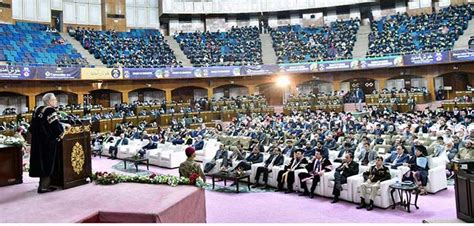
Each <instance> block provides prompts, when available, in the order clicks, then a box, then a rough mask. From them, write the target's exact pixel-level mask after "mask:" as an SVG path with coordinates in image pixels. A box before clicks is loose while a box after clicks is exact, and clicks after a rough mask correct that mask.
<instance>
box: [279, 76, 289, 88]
mask: <svg viewBox="0 0 474 226" xmlns="http://www.w3.org/2000/svg"><path fill="white" fill-rule="evenodd" d="M289 84H290V79H289V78H288V77H287V76H283V75H282V76H279V77H278V78H277V80H276V85H277V86H279V87H285V86H287V85H289Z"/></svg>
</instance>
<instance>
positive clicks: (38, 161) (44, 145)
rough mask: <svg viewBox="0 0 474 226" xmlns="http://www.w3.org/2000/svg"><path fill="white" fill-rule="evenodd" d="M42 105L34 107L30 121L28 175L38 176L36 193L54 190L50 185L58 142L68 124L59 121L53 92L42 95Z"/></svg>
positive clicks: (56, 102)
mask: <svg viewBox="0 0 474 226" xmlns="http://www.w3.org/2000/svg"><path fill="white" fill-rule="evenodd" d="M43 102H44V106H40V107H38V108H36V109H35V111H34V113H33V118H32V121H31V127H30V132H31V156H30V171H29V173H30V177H39V178H40V181H39V187H38V193H45V192H50V191H54V188H52V187H50V183H51V176H52V175H53V172H54V170H57V169H55V168H54V165H55V159H56V155H57V151H58V144H59V142H60V141H61V139H62V138H63V136H64V132H65V131H66V130H67V129H69V127H70V125H68V124H62V123H61V122H60V121H59V113H58V112H57V110H56V109H55V108H56V107H57V105H58V101H57V99H56V97H55V96H54V94H53V93H47V94H45V95H44V96H43Z"/></svg>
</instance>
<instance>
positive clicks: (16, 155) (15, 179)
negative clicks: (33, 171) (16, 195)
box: [0, 144, 23, 187]
mask: <svg viewBox="0 0 474 226" xmlns="http://www.w3.org/2000/svg"><path fill="white" fill-rule="evenodd" d="M22 162H23V152H22V150H21V146H14V145H4V144H0V187H1V186H6V185H13V184H21V183H22V182H23V177H22V176H23V164H22Z"/></svg>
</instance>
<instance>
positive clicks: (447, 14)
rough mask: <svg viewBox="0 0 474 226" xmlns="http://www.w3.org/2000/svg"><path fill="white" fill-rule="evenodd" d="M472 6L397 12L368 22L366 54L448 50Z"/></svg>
mask: <svg viewBox="0 0 474 226" xmlns="http://www.w3.org/2000/svg"><path fill="white" fill-rule="evenodd" d="M472 14H473V10H472V9H471V8H470V7H469V6H467V5H464V6H457V7H453V6H450V7H448V8H445V9H442V10H441V11H440V12H438V13H433V14H429V15H427V14H422V15H419V16H409V15H408V14H406V13H405V14H397V15H392V16H388V17H384V18H382V19H381V20H379V21H373V22H372V23H371V29H372V32H371V34H370V35H369V52H368V53H367V56H387V55H398V54H410V53H420V52H433V51H447V50H451V49H452V48H453V46H454V42H455V41H456V40H458V38H459V36H461V35H462V34H463V33H464V30H466V29H467V26H468V22H469V20H471V18H472Z"/></svg>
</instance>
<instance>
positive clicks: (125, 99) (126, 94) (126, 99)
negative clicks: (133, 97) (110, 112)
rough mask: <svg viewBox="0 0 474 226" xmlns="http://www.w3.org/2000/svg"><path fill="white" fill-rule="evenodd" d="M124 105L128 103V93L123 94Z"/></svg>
mask: <svg viewBox="0 0 474 226" xmlns="http://www.w3.org/2000/svg"><path fill="white" fill-rule="evenodd" d="M122 103H128V91H123V92H122Z"/></svg>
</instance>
